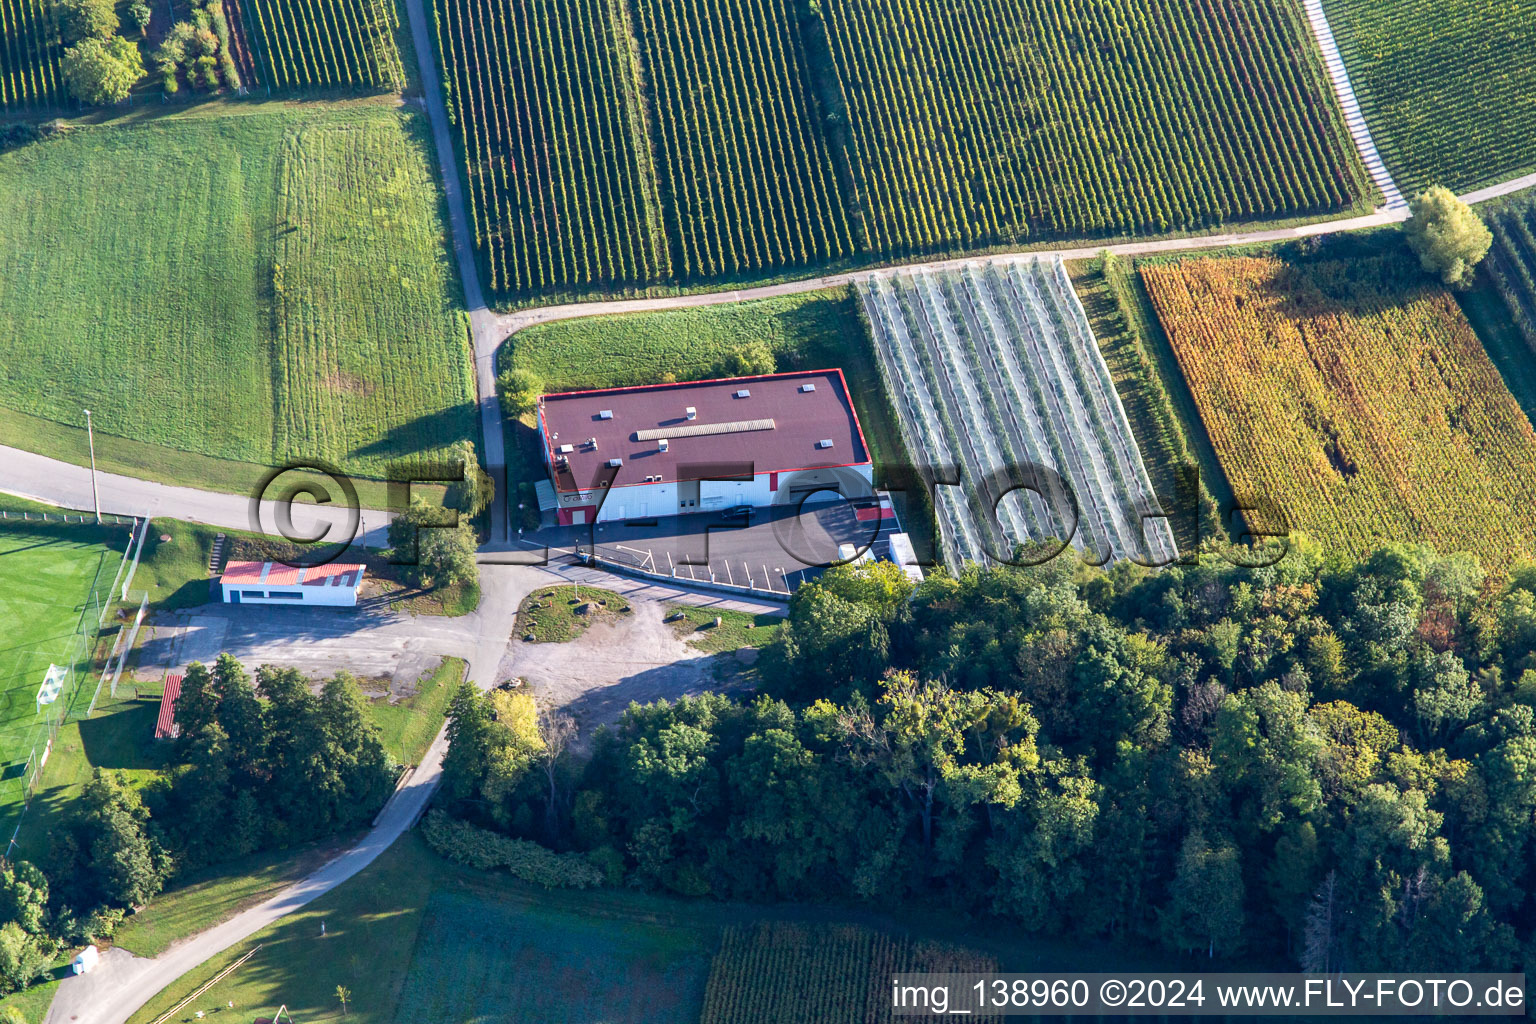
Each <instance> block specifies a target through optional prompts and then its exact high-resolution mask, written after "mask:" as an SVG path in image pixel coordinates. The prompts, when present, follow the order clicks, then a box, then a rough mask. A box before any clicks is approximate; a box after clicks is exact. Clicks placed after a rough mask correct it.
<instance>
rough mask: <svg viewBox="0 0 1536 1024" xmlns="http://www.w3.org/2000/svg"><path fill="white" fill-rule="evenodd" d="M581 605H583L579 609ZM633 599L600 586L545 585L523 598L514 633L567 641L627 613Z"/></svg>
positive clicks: (541, 639)
mask: <svg viewBox="0 0 1536 1024" xmlns="http://www.w3.org/2000/svg"><path fill="white" fill-rule="evenodd" d="M577 609H582V610H581V611H578V610H577ZM628 613H629V601H628V600H627V599H626V598H624V597H622V596H621V595H619V594H615V593H614V592H613V591H611V590H600V589H599V588H597V587H579V586H574V585H573V586H562V587H543V588H541V589H539V590H535V591H534V592H533V593H531V594H529V595H528V596H527V597H525V598H523V603H522V605H521V606H519V607H518V609H517V625H516V626H514V627H513V630H512V633H513V635H514V636H516V637H518V638H519V639H522V640H528V638H529V637H532V640H529V641H528V642H530V643H537V644H563V643H565V642H567V641H569V640H574V639H576V638H577V637H578V636H580V635H581V634H583V633H585V632H586V631H587V627H588V626H590V625H592V624H593V623H594V622H597V621H599V620H600V619H604V618H611V617H613V616H614V615H627V614H628Z"/></svg>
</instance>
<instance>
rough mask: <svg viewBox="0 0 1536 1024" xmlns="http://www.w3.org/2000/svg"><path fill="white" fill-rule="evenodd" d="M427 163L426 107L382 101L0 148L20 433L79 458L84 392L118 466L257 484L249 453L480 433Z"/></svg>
mask: <svg viewBox="0 0 1536 1024" xmlns="http://www.w3.org/2000/svg"><path fill="white" fill-rule="evenodd" d="M104 175H106V176H108V177H109V178H110V180H103V176H104ZM434 175H435V169H434V166H433V163H432V159H431V154H430V147H429V140H428V137H427V126H426V122H425V119H424V118H423V117H422V116H421V115H420V114H417V113H414V112H407V111H403V110H399V109H394V108H388V107H383V106H365V105H356V106H351V107H346V108H340V109H319V108H311V107H306V108H289V109H283V108H277V109H273V108H262V109H261V110H260V112H245V113H234V112H231V113H227V114H223V115H219V114H213V115H211V116H210V114H209V112H208V111H200V112H197V113H195V114H187V115H171V116H162V117H157V118H147V119H142V120H138V121H133V122H131V123H120V124H109V125H102V126H92V127H73V128H70V129H69V130H67V131H65V132H63V133H61V134H60V135H59V136H58V137H55V138H52V139H49V140H46V141H42V142H37V143H33V144H31V145H27V146H23V147H21V148H19V149H15V150H12V151H10V152H7V153H4V154H0V211H4V215H3V216H0V356H3V358H0V410H3V412H4V414H5V415H0V423H3V424H4V428H5V429H4V436H3V440H4V441H5V442H6V443H9V444H12V445H16V446H18V447H23V448H29V449H31V450H34V451H38V452H42V453H44V454H48V455H54V456H56V457H60V458H68V459H73V460H75V461H79V460H80V456H81V451H80V445H79V444H78V441H79V440H80V439H79V438H78V437H76V436H74V432H73V431H72V430H69V429H66V428H68V427H77V426H79V425H81V419H82V417H81V409H82V408H83V407H89V408H91V409H92V411H93V413H94V416H95V426H96V430H97V434H98V447H99V448H100V449H102V450H103V451H102V453H104V454H106V456H107V459H106V466H105V468H114V467H115V465H116V464H126V465H127V466H129V467H131V469H132V470H133V471H136V472H137V473H138V474H139V475H154V476H156V477H158V478H160V479H164V480H167V481H171V482H178V483H189V484H194V485H200V486H215V487H224V488H228V489H237V490H243V489H245V488H247V487H250V486H253V485H254V484H255V483H256V480H254V479H253V480H249V481H245V480H244V477H246V476H250V475H252V473H251V467H253V466H254V467H260V466H271V465H280V464H284V463H287V462H289V461H292V460H303V459H323V460H326V461H329V462H332V463H336V464H339V465H340V466H341V467H342V468H343V469H346V470H348V471H351V472H355V473H360V474H365V475H373V476H379V475H382V474H383V472H384V471H385V468H386V466H387V465H388V464H389V463H390V462H391V461H392V460H394V459H397V458H401V457H405V456H414V455H418V454H430V453H432V452H434V451H436V450H438V449H441V448H442V447H444V446H446V445H448V444H450V443H452V442H454V441H457V440H459V439H461V438H466V437H471V436H472V433H471V432H472V430H473V428H474V424H475V420H474V410H473V398H474V383H473V377H472V364H471V360H470V358H469V349H468V338H467V333H466V330H465V318H464V316H463V313H462V311H461V309H460V301H459V299H458V281H457V277H456V273H455V271H454V269H453V267H452V264H451V262H450V259H449V253H448V246H447V242H446V236H445V231H444V228H443V220H442V218H441V216H440V209H439V207H440V203H441V193H440V189H439V187H438V185H437V183H436V180H435V177H434ZM210 463H212V464H213V465H212V467H210ZM226 464H228V466H229V468H230V469H231V471H230V472H228V473H224V472H220V471H219V467H220V466H224V465H226ZM242 470H243V471H242Z"/></svg>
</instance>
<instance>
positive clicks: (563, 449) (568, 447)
mask: <svg viewBox="0 0 1536 1024" xmlns="http://www.w3.org/2000/svg"><path fill="white" fill-rule="evenodd" d="M575 450H576V446H575V445H573V444H563V445H561V446H560V454H561V455H569V454H571V452H573V451H575Z"/></svg>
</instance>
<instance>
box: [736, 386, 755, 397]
mask: <svg viewBox="0 0 1536 1024" xmlns="http://www.w3.org/2000/svg"><path fill="white" fill-rule="evenodd" d="M736 397H737V398H751V397H752V392H750V391H748V390H747V389H746V388H742V389H741V390H740V391H738V392H736Z"/></svg>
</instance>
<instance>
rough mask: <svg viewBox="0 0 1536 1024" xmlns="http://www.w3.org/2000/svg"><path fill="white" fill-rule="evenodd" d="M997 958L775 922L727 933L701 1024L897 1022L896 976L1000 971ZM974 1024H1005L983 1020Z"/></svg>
mask: <svg viewBox="0 0 1536 1024" xmlns="http://www.w3.org/2000/svg"><path fill="white" fill-rule="evenodd" d="M997 969H998V965H997V961H996V960H995V959H993V958H992V957H990V956H987V955H985V954H982V953H976V952H973V951H971V950H966V949H963V948H960V947H957V946H950V945H947V944H943V943H936V942H925V941H914V940H913V939H910V938H907V937H905V936H893V935H889V934H886V933H884V932H877V931H874V930H872V929H869V928H863V927H860V926H858V925H843V924H799V923H794V922H788V921H770V922H763V923H760V924H757V925H756V926H739V925H738V926H732V927H729V928H726V929H725V931H724V934H722V936H721V939H720V951H719V952H718V953H716V954H715V957H714V961H713V962H712V963H711V965H710V971H709V984H708V986H707V987H706V989H705V990H704V1012H703V1013H702V1014H701V1015H700V1017H699V1021H700V1024H783V1022H785V1021H847V1022H850V1024H854V1022H864V1024H873V1022H874V1021H883V1020H890V1019H891V990H890V984H891V975H892V974H893V973H894V972H897V971H927V972H956V973H959V972H966V971H978V972H980V971H996V970H997ZM967 1019H968V1020H976V1021H989V1022H996V1024H1000V1022H1001V1020H1002V1018H1000V1017H994V1016H991V1015H978V1016H973V1017H969V1018H967Z"/></svg>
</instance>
